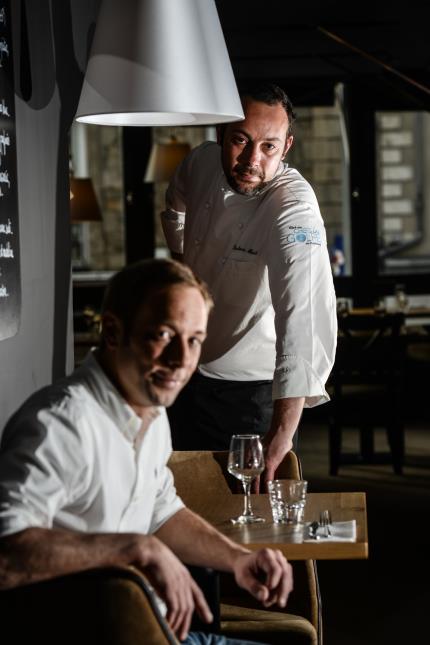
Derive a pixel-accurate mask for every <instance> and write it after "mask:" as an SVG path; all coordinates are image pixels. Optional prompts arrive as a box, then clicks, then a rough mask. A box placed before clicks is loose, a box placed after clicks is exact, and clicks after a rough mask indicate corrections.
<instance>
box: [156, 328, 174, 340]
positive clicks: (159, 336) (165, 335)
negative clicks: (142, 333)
mask: <svg viewBox="0 0 430 645" xmlns="http://www.w3.org/2000/svg"><path fill="white" fill-rule="evenodd" d="M153 338H154V339H155V340H164V341H166V342H168V341H169V340H170V339H171V334H170V332H169V331H167V329H160V330H159V331H157V332H155V333H154V335H153Z"/></svg>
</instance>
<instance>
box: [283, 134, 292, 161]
mask: <svg viewBox="0 0 430 645" xmlns="http://www.w3.org/2000/svg"><path fill="white" fill-rule="evenodd" d="M293 141H294V137H293V135H290V136H289V137H287V140H286V141H285V146H284V152H283V154H282V159H285V157H286V156H287V152H288V150H289V149H290V148H291V146H292V145H293Z"/></svg>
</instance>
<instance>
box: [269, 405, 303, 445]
mask: <svg viewBox="0 0 430 645" xmlns="http://www.w3.org/2000/svg"><path fill="white" fill-rule="evenodd" d="M304 403H305V397H295V398H289V399H276V400H275V401H274V402H273V415H272V422H271V426H270V430H271V431H272V432H273V433H279V436H280V437H282V439H283V441H284V442H285V444H289V445H291V444H292V441H293V437H294V434H295V432H296V430H297V426H298V425H299V421H300V417H301V416H302V412H303V406H304Z"/></svg>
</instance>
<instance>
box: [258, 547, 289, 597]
mask: <svg viewBox="0 0 430 645" xmlns="http://www.w3.org/2000/svg"><path fill="white" fill-rule="evenodd" d="M257 556H258V560H257V565H258V567H260V568H261V569H262V570H263V571H265V573H266V581H265V584H266V586H267V588H268V591H269V594H268V598H267V599H266V600H265V602H264V605H265V606H267V607H269V606H271V605H273V604H275V603H276V604H278V605H279V606H280V607H285V606H286V604H287V600H288V596H289V594H290V592H291V591H292V589H293V570H292V567H291V565H290V564H289V563H288V562H287V560H286V558H285V557H284V555H283V554H282V553H281V551H279V550H272V549H263V550H261V551H259V552H257Z"/></svg>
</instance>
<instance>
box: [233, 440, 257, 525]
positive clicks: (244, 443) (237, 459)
mask: <svg viewBox="0 0 430 645" xmlns="http://www.w3.org/2000/svg"><path fill="white" fill-rule="evenodd" d="M227 469H228V472H229V473H230V474H231V475H233V476H234V477H237V479H239V480H240V481H241V482H242V486H243V491H244V494H245V498H244V506H243V513H242V515H239V517H235V518H232V519H231V521H232V522H233V524H251V523H252V522H264V518H262V517H258V516H256V515H254V513H253V512H252V507H251V497H250V490H251V482H252V480H253V479H255V477H258V475H261V473H262V472H263V470H264V457H263V446H262V445H261V441H260V437H259V436H258V435H256V434H235V435H233V436H232V438H231V442H230V452H229V455H228V467H227Z"/></svg>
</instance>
